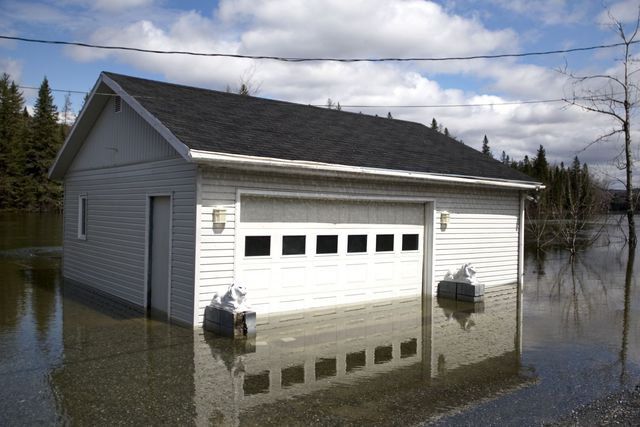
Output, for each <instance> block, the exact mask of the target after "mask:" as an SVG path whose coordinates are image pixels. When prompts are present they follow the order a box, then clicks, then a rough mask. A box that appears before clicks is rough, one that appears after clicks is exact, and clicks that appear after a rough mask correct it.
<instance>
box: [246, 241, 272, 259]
mask: <svg viewBox="0 0 640 427" xmlns="http://www.w3.org/2000/svg"><path fill="white" fill-rule="evenodd" d="M269 255H271V236H246V237H245V238H244V256H247V257H254V256H269Z"/></svg>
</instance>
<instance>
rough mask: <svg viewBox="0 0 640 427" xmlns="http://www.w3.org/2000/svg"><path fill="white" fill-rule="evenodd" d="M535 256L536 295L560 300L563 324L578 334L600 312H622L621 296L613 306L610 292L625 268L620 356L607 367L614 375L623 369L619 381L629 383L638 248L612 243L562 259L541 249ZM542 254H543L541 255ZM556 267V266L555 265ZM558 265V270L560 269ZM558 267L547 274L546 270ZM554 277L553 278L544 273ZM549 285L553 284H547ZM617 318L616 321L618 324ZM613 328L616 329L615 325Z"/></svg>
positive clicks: (617, 286) (616, 285)
mask: <svg viewBox="0 0 640 427" xmlns="http://www.w3.org/2000/svg"><path fill="white" fill-rule="evenodd" d="M536 255H537V256H536V257H535V258H534V261H535V268H536V271H535V272H536V273H537V277H536V278H537V281H536V285H537V286H536V299H538V300H540V299H543V298H544V297H545V295H546V296H547V297H548V298H549V299H550V300H552V301H556V302H558V303H560V307H561V309H562V317H561V319H562V326H563V327H564V328H565V329H573V330H574V331H575V332H576V333H577V335H578V336H581V335H582V334H583V332H584V331H583V321H586V320H588V319H589V318H591V317H592V316H593V315H595V314H596V313H597V312H602V311H603V308H602V306H603V305H604V306H605V307H607V308H606V309H605V311H609V312H610V313H614V312H615V313H620V310H619V306H618V305H617V304H616V303H618V302H619V300H617V299H616V301H614V302H613V304H614V306H610V305H611V302H610V301H609V299H610V292H611V290H612V289H619V284H621V282H622V272H624V288H623V289H624V293H623V297H622V301H620V302H622V319H621V320H620V318H619V317H617V316H616V319H617V321H620V328H621V329H620V337H621V338H620V350H619V352H618V355H617V356H618V357H617V360H616V361H615V362H614V363H613V364H611V365H609V366H607V367H606V368H605V369H606V370H607V371H610V374H611V377H614V376H615V375H616V374H615V373H614V372H616V371H617V369H618V366H619V369H620V374H619V381H620V384H621V385H623V386H624V385H626V384H627V383H628V381H629V375H628V372H627V368H628V366H627V362H628V352H629V335H630V333H631V331H632V329H633V328H632V322H633V319H632V307H631V305H632V304H631V303H632V297H633V286H634V283H635V279H634V275H633V272H634V262H635V251H633V250H632V251H629V250H628V246H627V245H611V246H608V247H607V250H606V251H603V252H595V253H584V254H580V253H579V254H576V255H575V256H569V257H566V258H565V257H561V258H560V259H558V258H556V259H551V260H549V259H548V258H547V255H548V253H545V252H542V251H541V252H540V253H539V254H536ZM540 255H542V256H540ZM554 267H555V268H554ZM556 268H557V270H556ZM550 269H553V270H555V271H552V272H549V274H546V271H545V270H547V271H548V270H550ZM545 276H546V277H547V278H549V277H553V280H552V281H549V280H544V277H545ZM547 285H549V286H547ZM617 321H616V322H615V324H618V323H617ZM612 331H615V329H613V328H612Z"/></svg>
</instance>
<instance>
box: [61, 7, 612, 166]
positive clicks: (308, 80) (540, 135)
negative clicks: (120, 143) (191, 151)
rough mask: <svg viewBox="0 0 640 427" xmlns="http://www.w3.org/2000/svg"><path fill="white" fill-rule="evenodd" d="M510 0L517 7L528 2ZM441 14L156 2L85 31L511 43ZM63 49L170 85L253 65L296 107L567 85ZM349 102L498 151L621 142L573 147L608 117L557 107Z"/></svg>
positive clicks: (171, 39) (516, 72)
mask: <svg viewBox="0 0 640 427" xmlns="http://www.w3.org/2000/svg"><path fill="white" fill-rule="evenodd" d="M516 3H517V4H514V5H513V6H512V7H513V8H516V7H524V3H519V2H516ZM543 3H544V4H546V5H547V6H546V7H547V9H546V10H548V11H549V13H551V10H562V8H566V7H568V5H567V4H566V3H565V2H553V1H548V2H543ZM532 7H533V6H532ZM535 7H542V6H540V5H538V6H535ZM553 7H555V8H556V9H553ZM447 10H448V9H443V8H442V7H441V6H439V5H437V4H435V3H430V2H426V1H417V0H398V1H395V2H388V1H382V0H369V1H364V0H352V1H348V2H346V1H338V0H330V1H323V2H320V1H317V0H309V1H301V0H266V1H263V2H258V3H255V2H250V1H248V0H238V1H234V2H232V1H227V0H223V1H221V3H220V5H219V9H218V10H217V11H216V12H215V13H214V15H213V16H211V17H209V16H204V15H203V14H201V13H199V12H196V11H190V12H181V13H168V12H167V11H166V10H165V11H161V10H156V11H155V12H154V13H153V14H151V13H150V14H149V16H148V18H145V19H134V18H135V15H131V16H130V17H129V20H127V21H122V22H116V23H114V22H113V21H108V20H107V21H104V22H103V23H102V24H101V25H98V26H97V27H96V28H95V29H93V31H92V32H91V33H90V34H91V35H90V41H92V42H94V43H99V44H110V45H124V46H136V47H141V48H146V49H161V50H189V51H198V52H226V53H247V54H266V55H283V56H304V57H308V56H359V57H363V56H376V57H377V56H443V55H446V56H451V55H469V54H479V53H492V52H505V51H516V50H517V49H518V45H519V37H518V34H517V33H516V32H514V31H512V30H510V29H508V28H506V29H499V30H490V29H487V28H486V27H485V26H483V24H482V22H481V21H480V20H479V18H477V17H475V16H472V17H469V18H466V17H462V16H460V15H456V14H453V13H451V12H448V11H447ZM523 13H524V9H523ZM549 19H550V18H549ZM549 22H551V21H549ZM68 52H69V53H70V54H71V55H72V57H73V58H74V59H76V60H79V61H94V60H99V59H105V58H114V59H115V60H117V61H120V62H122V63H126V64H129V65H131V66H133V67H135V68H136V69H138V70H143V71H148V72H151V73H153V74H162V75H163V76H165V78H166V79H167V80H169V81H172V82H178V83H185V84H193V85H198V86H204V87H210V88H216V89H224V88H225V86H227V85H230V86H232V87H234V86H237V85H238V81H239V79H240V77H241V76H242V75H246V74H247V73H248V72H250V73H252V75H253V77H252V78H253V83H256V84H258V85H260V88H261V90H260V96H266V97H273V98H278V99H285V100H290V101H294V102H299V103H303V104H324V103H325V102H326V100H327V98H331V99H332V100H334V101H339V102H340V103H341V104H342V105H390V106H393V105H434V104H467V103H496V104H499V103H501V102H504V101H507V100H508V101H512V100H526V99H544V98H559V97H562V96H563V94H564V92H565V90H566V87H567V80H566V77H565V76H563V75H562V74H560V73H558V72H556V71H554V70H551V69H549V68H545V67H542V66H540V65H533V64H524V63H521V62H518V61H516V60H513V59H505V60H478V61H456V62H445V63H375V64H373V63H353V64H346V63H334V62H312V63H298V64H291V63H280V62H274V61H250V60H241V59H228V58H205V57H193V56H166V55H153V54H140V53H126V52H113V51H98V50H88V49H82V48H73V49H69V50H68ZM458 77H460V78H462V79H473V80H474V81H475V82H478V81H480V82H482V83H481V84H482V86H478V85H477V84H474V85H473V86H471V85H467V86H466V88H465V86H463V85H462V84H459V85H458V84H457V83H456V78H458ZM443 78H446V79H447V80H446V81H447V82H448V84H447V86H445V85H444V83H442V82H443V81H444V80H441V79H443ZM352 110H353V111H362V112H363V113H368V114H378V115H380V116H386V114H387V112H389V111H390V112H391V113H392V114H393V116H394V117H395V118H397V119H406V120H412V121H418V122H422V123H429V122H430V121H431V118H432V117H436V118H437V120H438V121H439V122H440V123H443V124H444V125H445V126H446V127H448V129H449V130H450V132H451V133H452V134H454V135H456V136H458V137H460V138H462V139H463V140H464V141H465V143H467V144H469V145H470V146H472V147H475V148H479V147H480V145H481V141H482V137H483V135H485V134H486V135H487V136H488V137H489V140H490V144H491V147H492V150H493V152H494V153H495V154H496V155H498V156H499V155H500V153H501V151H502V150H504V151H506V152H507V153H508V154H509V155H510V156H511V157H512V158H522V157H523V156H524V155H525V154H528V155H529V156H532V155H533V154H534V153H535V151H536V150H537V148H538V146H539V145H540V144H542V145H544V146H545V147H546V149H547V154H548V157H549V158H550V159H552V160H558V161H560V160H564V161H565V162H569V161H570V160H571V159H572V158H573V156H574V155H576V154H579V155H580V158H581V160H583V161H589V162H591V163H594V162H599V163H603V162H604V163H606V162H608V161H609V160H610V159H612V158H613V157H614V156H615V154H616V150H617V148H618V145H617V144H615V143H610V144H604V143H603V144H600V145H598V146H594V147H592V148H590V149H589V150H588V151H586V152H581V151H580V150H581V149H582V148H583V147H585V146H586V145H587V144H588V143H589V142H591V141H592V140H594V139H595V138H596V137H598V136H599V135H601V134H602V133H603V132H602V131H603V129H608V127H609V126H610V122H608V121H607V120H606V118H605V117H603V116H598V115H593V114H589V113H586V112H583V111H579V110H578V109H575V108H566V106H564V105H563V104H525V105H509V106H498V105H494V106H483V107H474V108H440V109H431V108H413V109H411V108H393V107H381V108H377V109H370V108H354V109H352Z"/></svg>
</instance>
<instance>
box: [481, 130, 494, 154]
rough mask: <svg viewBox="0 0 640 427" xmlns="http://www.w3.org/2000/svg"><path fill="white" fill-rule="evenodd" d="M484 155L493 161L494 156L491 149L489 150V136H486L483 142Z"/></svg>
mask: <svg viewBox="0 0 640 427" xmlns="http://www.w3.org/2000/svg"><path fill="white" fill-rule="evenodd" d="M482 154H485V155H487V156H489V157H491V158H492V159H493V154H492V153H491V148H489V139H488V138H487V135H485V136H484V139H483V140H482Z"/></svg>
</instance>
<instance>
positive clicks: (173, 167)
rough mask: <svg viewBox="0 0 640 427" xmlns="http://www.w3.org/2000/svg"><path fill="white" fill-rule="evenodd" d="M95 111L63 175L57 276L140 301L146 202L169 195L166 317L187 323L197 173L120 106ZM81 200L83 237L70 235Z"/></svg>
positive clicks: (190, 316)
mask: <svg viewBox="0 0 640 427" xmlns="http://www.w3.org/2000/svg"><path fill="white" fill-rule="evenodd" d="M112 103H113V101H109V102H108V103H107V104H106V105H105V108H104V109H103V111H102V113H101V115H100V116H99V118H98V120H97V121H96V123H95V124H94V127H93V129H92V130H91V132H90V133H89V135H88V136H87V138H86V140H85V142H84V145H83V146H82V148H81V149H80V151H79V152H78V154H77V155H76V158H75V159H74V161H73V163H72V164H71V166H70V168H69V171H68V172H67V175H66V176H65V197H64V206H65V209H64V243H63V244H64V263H63V275H64V276H65V277H67V278H69V279H72V280H74V281H76V282H80V283H84V284H86V285H89V286H92V287H94V288H96V289H98V290H100V291H103V292H106V293H110V294H113V295H115V296H117V297H119V298H121V299H123V300H126V301H128V302H131V303H133V304H135V305H138V306H143V305H144V303H145V289H146V286H145V283H144V281H145V264H146V263H145V247H146V241H145V240H146V230H145V227H146V224H147V198H148V196H149V195H153V194H154V193H156V194H159V193H162V194H171V195H172V220H173V223H172V248H171V251H172V261H171V262H172V266H171V267H172V268H171V316H172V318H174V319H177V320H179V321H182V322H185V323H188V324H191V323H192V322H193V307H194V305H193V299H194V296H193V281H194V266H195V243H194V242H195V211H196V176H197V172H196V171H197V168H196V166H195V165H194V164H191V163H188V162H186V161H185V160H184V159H182V158H181V157H180V156H179V155H178V153H177V152H175V150H174V149H173V148H172V147H171V146H170V144H169V143H167V142H166V141H165V140H164V139H163V138H162V137H161V136H160V135H159V134H158V133H157V132H156V131H155V130H154V129H153V128H152V127H151V126H149V125H148V124H147V123H146V122H145V121H144V120H143V119H141V118H140V117H139V116H137V114H136V113H135V112H134V111H133V110H132V109H131V108H130V107H129V106H128V105H126V103H124V102H123V108H122V112H120V113H115V112H114V110H113V105H112ZM80 194H87V196H88V227H87V239H86V240H80V239H78V238H77V224H78V217H77V206H78V196H79V195H80Z"/></svg>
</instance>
